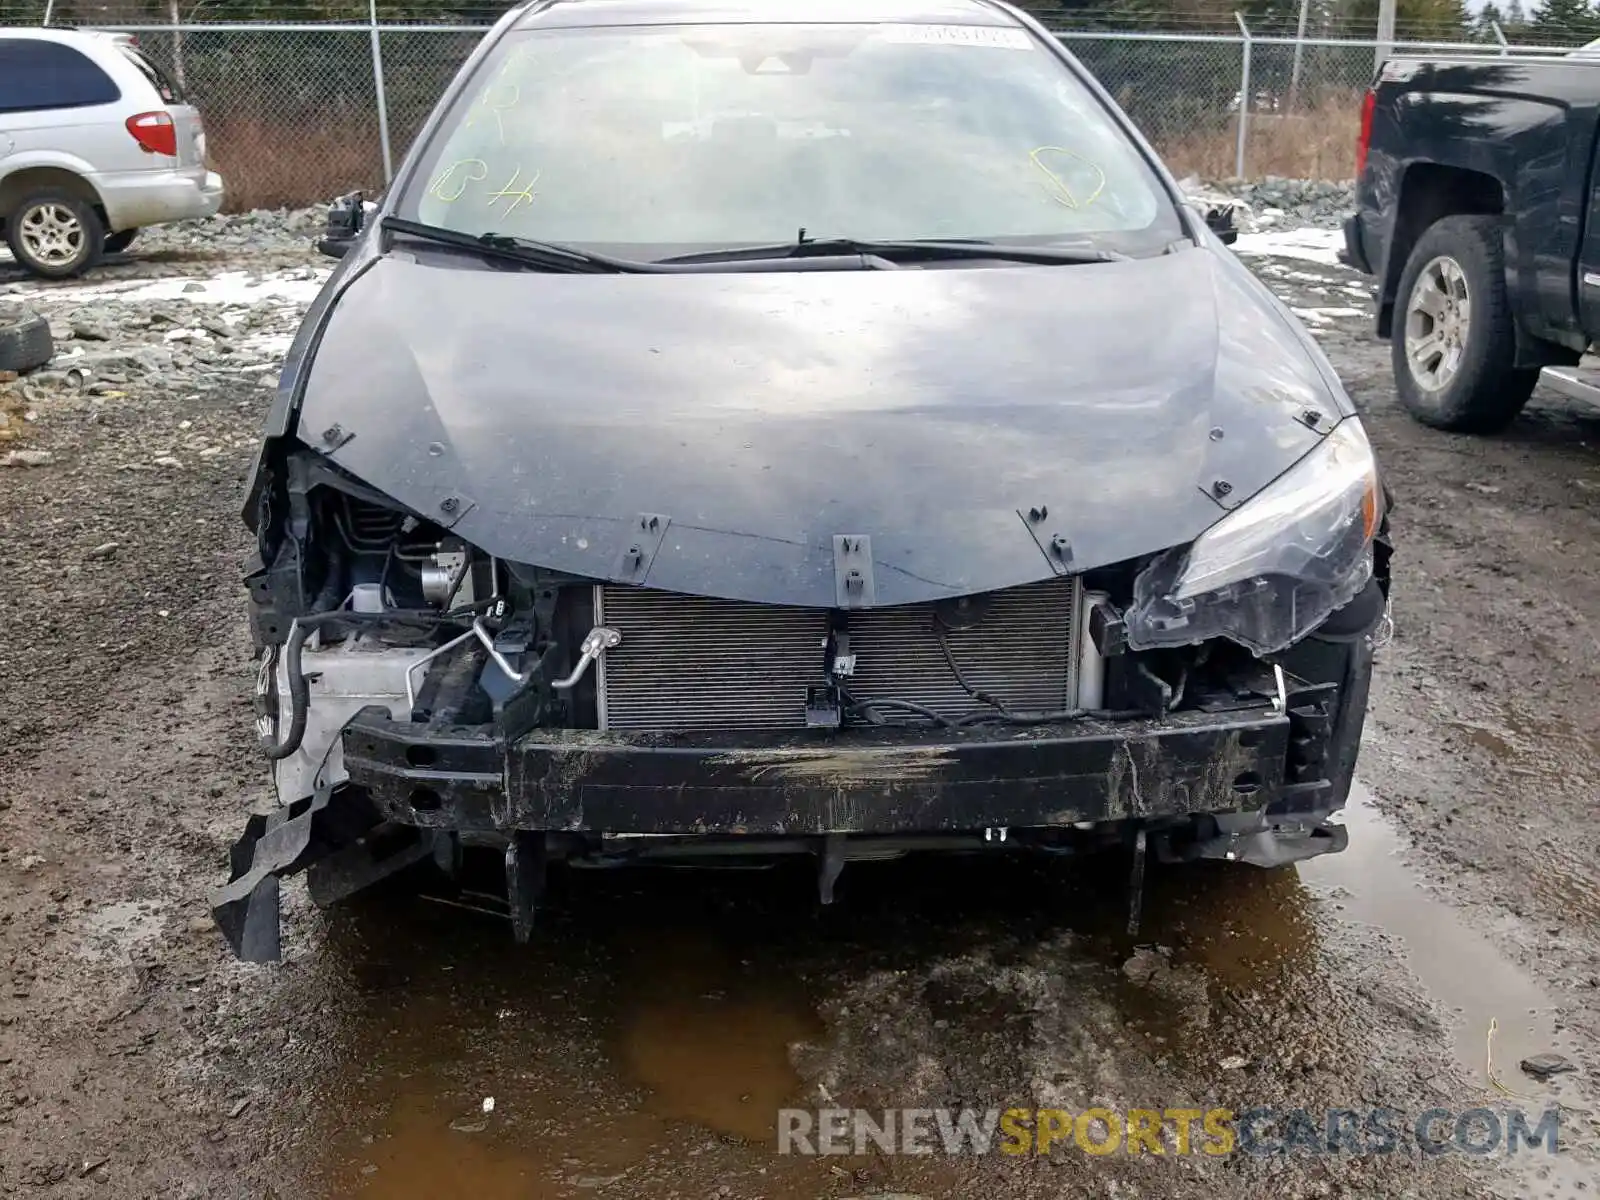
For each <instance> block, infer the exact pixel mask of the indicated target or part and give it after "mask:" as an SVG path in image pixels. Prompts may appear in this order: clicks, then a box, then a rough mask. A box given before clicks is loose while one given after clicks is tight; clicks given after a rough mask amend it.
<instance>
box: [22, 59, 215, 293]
mask: <svg viewBox="0 0 1600 1200" xmlns="http://www.w3.org/2000/svg"><path fill="white" fill-rule="evenodd" d="M221 206H222V177H221V176H219V175H217V174H216V173H215V172H213V171H208V170H207V169H206V140H205V134H204V133H203V132H202V131H201V128H200V114H199V113H198V112H196V111H195V110H194V108H192V107H191V106H190V105H189V104H188V103H186V102H185V100H184V98H183V96H182V95H181V94H180V93H179V91H178V89H177V88H176V86H174V84H173V83H172V81H171V80H170V79H169V78H168V77H167V76H166V74H165V73H164V72H163V71H162V70H161V69H160V68H159V67H157V66H156V65H155V64H154V63H152V62H151V61H150V60H149V59H148V58H146V57H145V56H144V55H143V54H142V53H140V51H139V48H138V46H137V45H136V44H135V42H134V39H133V38H132V37H130V36H129V35H127V34H117V33H95V32H89V31H84V30H68V29H16V28H0V228H3V229H4V231H5V238H6V242H7V244H8V245H9V246H10V247H11V253H12V254H13V255H15V256H16V259H17V262H18V263H20V264H21V265H22V266H23V267H24V268H25V269H27V270H29V271H31V272H33V273H34V274H37V275H43V276H46V277H47V278H52V279H64V278H66V277H67V276H70V275H78V274H81V273H82V272H83V271H86V270H88V269H89V268H90V267H91V266H93V265H94V264H95V263H96V262H97V261H99V258H100V255H101V254H102V253H104V252H106V251H112V252H115V251H118V250H121V249H123V248H124V247H126V246H127V245H128V243H130V242H131V241H133V238H134V235H135V234H136V233H137V232H138V231H139V229H140V227H141V226H145V225H156V224H160V223H162V222H166V221H183V220H188V219H191V218H195V217H209V216H211V215H213V214H214V213H216V211H217V210H218V209H219V208H220V207H221Z"/></svg>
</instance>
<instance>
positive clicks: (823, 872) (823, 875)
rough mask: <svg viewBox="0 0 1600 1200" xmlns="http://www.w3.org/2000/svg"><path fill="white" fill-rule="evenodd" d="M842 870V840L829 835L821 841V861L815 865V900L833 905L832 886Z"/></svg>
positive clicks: (831, 834)
mask: <svg viewBox="0 0 1600 1200" xmlns="http://www.w3.org/2000/svg"><path fill="white" fill-rule="evenodd" d="M843 870H844V838H843V837H842V836H841V835H839V834H837V833H830V834H828V835H826V836H825V837H824V838H823V839H822V855H821V861H820V862H819V863H818V864H817V899H818V900H820V901H821V902H822V903H823V904H832V903H833V885H834V884H836V883H838V882H839V874H840V872H842V871H843Z"/></svg>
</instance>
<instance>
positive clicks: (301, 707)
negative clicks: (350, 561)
mask: <svg viewBox="0 0 1600 1200" xmlns="http://www.w3.org/2000/svg"><path fill="white" fill-rule="evenodd" d="M308 632H310V631H309V628H308V627H307V625H306V623H305V622H304V621H301V620H298V619H297V620H296V621H295V622H294V624H293V625H292V626H291V627H290V629H289V640H288V641H287V642H286V643H284V647H283V655H284V668H285V670H287V671H288V673H289V732H288V733H286V734H284V736H283V738H282V740H281V741H279V742H278V743H277V744H276V745H273V746H267V747H265V748H264V749H263V751H262V752H263V753H264V754H265V755H266V756H267V759H268V761H270V762H278V761H279V760H281V759H285V758H288V757H289V756H290V755H291V754H293V753H294V752H295V751H296V750H298V749H300V743H301V742H303V741H304V740H305V736H306V719H307V717H308V716H309V715H310V709H311V685H310V684H309V683H308V682H307V681H306V677H305V672H303V671H302V670H301V669H300V652H301V650H303V649H304V648H305V644H306V634H307V633H308Z"/></svg>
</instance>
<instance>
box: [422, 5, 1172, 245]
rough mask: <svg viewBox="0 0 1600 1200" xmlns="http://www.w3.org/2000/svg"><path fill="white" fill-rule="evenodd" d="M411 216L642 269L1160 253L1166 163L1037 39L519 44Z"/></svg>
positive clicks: (496, 64)
mask: <svg viewBox="0 0 1600 1200" xmlns="http://www.w3.org/2000/svg"><path fill="white" fill-rule="evenodd" d="M397 212H398V213H399V215H401V216H404V217H409V218H411V219H414V220H418V221H422V222H426V223H427V224H430V225H439V226H444V227H446V228H448V229H453V230H457V231H460V232H463V233H471V234H481V233H488V232H494V233H500V234H510V235H513V236H517V237H524V238H533V239H538V240H541V241H547V242H561V243H566V244H569V245H576V246H582V247H586V248H590V249H595V250H603V251H607V252H610V253H614V254H619V255H626V256H628V257H633V258H660V257H665V256H666V255H669V254H675V253H683V252H692V251H694V250H697V249H712V248H722V247H729V246H739V245H760V244H764V243H776V242H785V241H792V240H794V239H796V238H797V237H798V236H799V233H800V231H801V230H802V229H804V231H805V236H806V237H807V238H817V239H822V238H858V239H885V240H887V239H952V238H981V239H986V240H995V241H1017V242H1029V243H1035V244H1051V243H1062V244H1092V245H1095V246H1103V247H1105V248H1107V249H1113V250H1117V251H1121V252H1123V253H1133V254H1141V253H1155V252H1158V251H1160V250H1161V249H1162V248H1164V247H1165V246H1166V245H1167V244H1169V243H1170V242H1172V241H1173V240H1175V239H1177V238H1180V237H1182V236H1183V230H1182V227H1181V225H1180V223H1179V219H1178V215H1177V212H1176V210H1175V209H1174V207H1173V205H1172V203H1171V201H1170V200H1169V199H1168V198H1167V195H1166V193H1165V192H1164V191H1163V189H1162V187H1161V185H1160V183H1159V182H1158V180H1157V178H1156V176H1155V174H1154V173H1153V171H1152V170H1151V169H1150V166H1149V164H1148V163H1147V162H1146V161H1145V160H1144V159H1143V157H1142V156H1141V155H1140V154H1139V152H1138V151H1137V150H1136V149H1135V147H1134V146H1133V145H1132V144H1131V143H1130V142H1129V141H1128V140H1127V138H1126V137H1125V136H1124V135H1123V134H1122V132H1121V131H1120V130H1119V129H1118V128H1117V126H1116V125H1115V124H1114V123H1113V122H1112V120H1111V117H1110V115H1109V114H1108V113H1107V111H1106V110H1105V108H1104V107H1103V106H1102V105H1101V104H1100V102H1099V101H1098V100H1097V99H1096V98H1095V97H1094V95H1092V94H1091V93H1090V92H1089V91H1088V89H1087V88H1085V87H1084V85H1083V84H1082V83H1081V82H1079V80H1078V79H1077V78H1076V77H1075V76H1074V74H1073V73H1072V71H1071V70H1070V69H1068V68H1067V66H1066V65H1065V64H1063V63H1062V62H1061V61H1060V60H1059V59H1058V58H1057V57H1056V56H1055V55H1054V54H1052V53H1051V52H1050V51H1049V50H1048V49H1047V48H1046V47H1044V46H1042V45H1040V44H1039V43H1038V42H1037V41H1036V40H1035V39H1034V38H1033V37H1032V36H1031V35H1030V34H1028V33H1027V32H1025V31H1023V30H1021V29H1017V28H999V27H989V26H938V25H892V24H883V25H728V26H708V25H697V26H678V27H660V26H656V27H640V26H630V27H626V28H597V29H559V30H554V29H553V30H537V31H521V32H513V33H511V34H509V35H508V36H506V37H505V38H504V39H502V40H501V41H500V42H499V43H498V44H497V45H496V46H495V47H494V49H493V51H492V52H491V53H490V55H489V56H488V57H487V58H486V59H485V61H484V62H483V63H482V64H481V66H480V68H479V70H478V72H477V74H476V76H475V78H474V80H473V82H472V85H471V87H470V88H469V89H468V90H467V91H466V92H465V93H464V94H463V95H462V96H461V97H460V99H459V100H458V101H457V102H456V103H455V105H454V106H453V107H452V109H451V110H450V111H449V112H447V113H446V114H445V117H444V120H443V122H442V124H441V126H440V127H439V129H438V130H437V131H436V132H435V134H434V136H433V138H432V139H431V141H430V143H429V145H428V146H427V148H426V150H425V152H424V154H423V157H422V162H421V165H420V168H419V169H418V170H417V171H415V172H413V174H412V176H411V178H410V181H409V183H408V184H407V185H406V187H405V190H404V192H403V194H402V195H401V196H400V197H399V198H398V205H397Z"/></svg>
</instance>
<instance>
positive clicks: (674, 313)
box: [291, 247, 1347, 607]
mask: <svg viewBox="0 0 1600 1200" xmlns="http://www.w3.org/2000/svg"><path fill="white" fill-rule="evenodd" d="M307 340H308V342H309V339H307ZM291 366H292V368H293V369H295V370H296V371H297V373H299V374H301V375H303V377H304V378H303V387H304V390H303V392H302V394H301V401H300V409H299V423H298V429H297V433H298V436H299V438H300V439H301V440H302V441H303V442H305V443H306V444H307V445H309V446H311V447H313V448H315V449H318V450H321V451H323V452H324V453H325V454H326V455H327V456H328V457H329V458H331V459H332V460H333V461H334V462H336V463H337V464H338V465H339V466H340V467H342V468H343V469H345V470H347V471H348V472H350V473H352V474H353V475H355V476H357V477H358V478H360V479H361V480H363V481H365V482H366V483H368V484H370V485H371V486H373V487H374V488H377V489H378V490H380V491H382V492H384V493H386V494H387V495H389V496H392V497H393V498H394V499H395V500H397V501H399V502H401V503H402V504H404V505H406V506H408V507H409V508H411V509H413V510H414V511H415V512H417V513H418V514H420V515H422V516H425V517H427V518H430V519H432V520H434V521H436V522H438V523H439V524H441V525H444V526H446V527H449V528H451V529H453V530H454V532H455V533H457V534H458V535H459V536H461V537H463V538H465V539H466V540H467V541H469V542H471V543H472V544H474V545H476V546H478V547H479V548H480V549H482V550H483V551H485V552H487V553H489V554H493V555H495V556H498V557H500V558H503V559H506V560H510V561H512V562H516V563H525V564H533V565H538V566H541V567H546V568H550V569H553V570H558V571H566V572H572V573H575V574H578V575H582V576H586V577H591V578H595V579H608V580H616V581H626V582H632V583H647V584H648V585H649V586H651V587H659V588H666V589H670V590H674V591H681V592H690V593H696V594H701V595H707V596H720V597H726V598H730V599H739V600H751V601H759V602H763V603H785V604H799V605H814V606H821V607H832V606H835V605H836V604H838V603H841V602H842V600H843V599H844V598H845V596H846V593H845V592H844V591H842V590H841V589H842V587H843V583H842V578H843V576H844V574H846V573H847V572H846V571H845V568H844V566H843V563H844V557H848V556H849V555H850V554H851V553H852V551H851V550H850V549H849V546H851V545H853V544H854V543H853V542H849V543H846V542H841V540H840V538H841V535H843V536H844V537H845V538H849V539H854V538H865V539H867V541H866V543H865V553H864V554H863V553H862V552H860V551H855V552H854V553H855V558H854V559H852V561H853V562H855V563H856V564H857V566H858V569H859V565H860V564H861V562H862V561H863V559H864V560H865V562H866V565H867V570H866V571H865V573H864V576H858V577H857V578H856V579H854V580H852V583H851V589H852V590H851V592H850V593H849V599H850V601H851V603H853V604H857V605H889V604H901V603H909V602H916V601H925V600H930V599H936V598H938V597H941V596H949V595H960V594H964V593H971V592H979V591H989V590H993V589H998V588H1003V587H1010V586H1013V585H1017V584H1022V583H1029V582H1034V581H1037V580H1040V579H1044V578H1047V577H1049V576H1051V575H1052V574H1061V573H1064V572H1068V571H1072V572H1076V571H1082V570H1086V569H1089V568H1092V567H1096V566H1102V565H1106V564H1110V563H1115V562H1119V561H1122V560H1125V559H1130V558H1133V557H1136V556H1138V555H1142V554H1145V553H1149V552H1152V551H1156V550H1160V549H1163V548H1166V547H1169V546H1174V545H1178V544H1181V543H1185V542H1188V541H1190V540H1192V539H1193V538H1194V537H1196V536H1197V535H1198V534H1200V533H1201V532H1202V531H1204V530H1205V529H1206V528H1207V527H1208V526H1210V525H1211V524H1213V523H1215V522H1216V521H1217V520H1218V519H1219V518H1220V517H1221V516H1222V515H1223V513H1224V511H1225V510H1226V509H1227V508H1230V507H1232V506H1234V505H1236V504H1238V503H1240V502H1242V501H1244V500H1246V499H1247V498H1248V497H1250V496H1251V495H1253V494H1254V493H1255V492H1256V491H1258V490H1259V489H1260V488H1262V487H1263V486H1265V485H1266V484H1267V483H1268V482H1270V481H1271V480H1272V479H1273V478H1275V477H1276V476H1277V475H1278V474H1280V473H1281V472H1282V471H1283V470H1284V469H1285V468H1287V467H1288V466H1289V465H1290V464H1292V463H1293V462H1294V461H1295V460H1297V459H1298V458H1300V457H1301V456H1302V455H1304V454H1305V453H1306V451H1307V450H1309V449H1310V448H1311V446H1312V445H1314V444H1315V442H1316V441H1317V440H1318V439H1319V437H1321V436H1322V435H1323V434H1322V433H1319V432H1317V431H1316V430H1314V429H1312V428H1311V427H1310V426H1309V425H1308V424H1307V422H1306V419H1305V414H1306V413H1307V410H1314V411H1316V412H1317V413H1319V414H1320V419H1319V420H1318V421H1317V424H1318V425H1319V427H1320V429H1321V430H1322V431H1323V432H1325V431H1326V430H1327V429H1329V428H1331V426H1332V425H1333V424H1334V423H1336V422H1337V420H1338V419H1339V418H1340V417H1341V416H1342V415H1343V406H1344V405H1345V404H1346V403H1347V402H1346V401H1344V399H1343V396H1342V393H1341V392H1340V391H1339V389H1338V386H1337V383H1336V382H1334V381H1333V380H1332V379H1331V378H1330V376H1329V373H1328V371H1327V370H1326V367H1325V360H1321V361H1320V362H1319V359H1318V356H1317V352H1316V351H1315V350H1314V348H1312V346H1311V344H1310V341H1309V338H1308V337H1306V335H1305V334H1304V331H1303V330H1301V329H1299V328H1298V326H1297V325H1296V324H1295V323H1294V321H1293V319H1292V318H1291V317H1289V316H1288V315H1287V313H1286V311H1285V310H1284V309H1283V308H1282V306H1281V305H1279V304H1278V302H1277V301H1276V300H1274V299H1273V298H1272V297H1271V295H1270V294H1269V293H1267V292H1266V290H1265V288H1263V287H1262V286H1261V285H1260V284H1259V283H1257V282H1256V280H1255V279H1254V278H1253V277H1252V276H1251V275H1250V274H1249V272H1248V271H1246V270H1245V269H1244V267H1243V266H1242V265H1241V264H1239V263H1238V262H1237V261H1236V260H1234V259H1233V257H1232V255H1231V253H1229V252H1228V251H1226V250H1223V251H1220V252H1219V251H1217V250H1215V249H1213V248H1208V247H1201V248H1193V249H1185V250H1182V251H1180V252H1175V253H1171V254H1167V255H1163V256H1160V257H1156V258H1149V259H1141V260H1133V261H1123V262H1114V263H1105V264H1084V265H1062V266H1043V267H1041V266H983V267H974V266H970V265H965V264H963V265H961V266H960V267H954V268H948V269H941V268H929V269H920V270H919V269H905V270H897V271H888V270H885V271H849V272H774V273H749V272H739V273H734V272H718V273H706V274H686V275H552V274H544V273H537V272H526V271H506V270H498V269H494V268H493V267H489V266H480V265H479V264H478V263H477V262H476V261H472V262H466V263H464V262H463V260H462V259H461V258H460V257H459V256H444V255H432V254H424V255H422V256H421V258H420V259H413V258H411V257H409V256H405V255H398V254H389V255H386V256H382V257H379V258H377V259H375V260H374V261H373V262H371V263H370V264H369V265H368V266H367V267H366V269H364V270H361V271H358V272H354V273H352V275H351V277H350V278H349V279H348V280H347V281H346V284H345V286H344V289H343V291H342V294H340V295H338V296H337V297H336V298H335V297H330V305H329V307H328V310H327V312H326V316H325V323H324V324H323V325H322V328H321V335H320V338H318V339H317V340H316V348H315V351H314V357H312V358H311V359H310V361H309V362H307V363H303V364H298V365H295V364H291ZM841 546H843V547H844V549H843V550H841ZM841 555H843V556H844V557H841Z"/></svg>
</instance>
